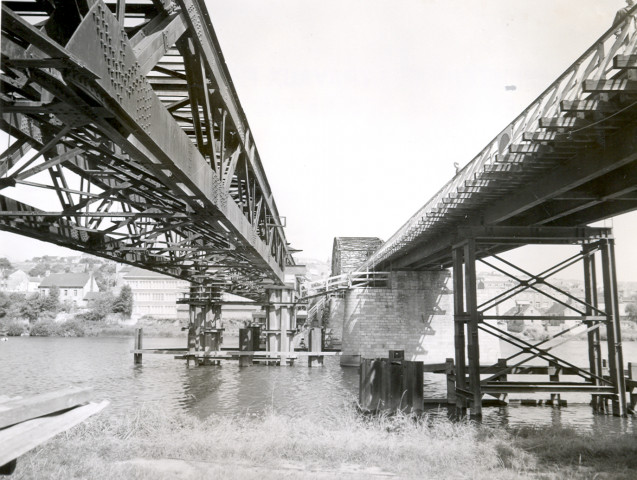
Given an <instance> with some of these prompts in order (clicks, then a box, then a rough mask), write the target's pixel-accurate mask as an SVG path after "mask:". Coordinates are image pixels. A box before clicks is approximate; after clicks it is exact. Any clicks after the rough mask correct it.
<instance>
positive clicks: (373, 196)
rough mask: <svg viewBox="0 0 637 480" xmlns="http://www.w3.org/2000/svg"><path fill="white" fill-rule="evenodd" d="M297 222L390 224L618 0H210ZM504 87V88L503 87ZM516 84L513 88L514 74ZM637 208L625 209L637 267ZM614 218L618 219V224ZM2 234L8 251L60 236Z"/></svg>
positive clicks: (623, 254) (624, 242) (622, 272)
mask: <svg viewBox="0 0 637 480" xmlns="http://www.w3.org/2000/svg"><path fill="white" fill-rule="evenodd" d="M206 3H207V5H208V9H209V12H210V16H211V19H212V22H213V25H214V27H215V30H216V33H217V36H218V38H219V42H220V44H221V47H222V51H223V53H224V56H225V59H226V63H227V64H228V67H229V70H230V73H231V75H232V78H233V81H234V83H235V87H236V90H237V92H238V94H239V99H240V101H241V104H242V106H243V109H244V111H245V113H246V115H247V118H248V121H249V123H250V126H251V130H252V132H253V136H254V138H255V141H256V144H257V148H258V150H259V153H260V156H261V159H262V162H263V165H264V168H265V171H266V173H267V175H268V180H269V182H270V185H271V187H272V190H273V192H274V197H275V200H276V203H277V206H278V209H279V212H280V214H281V215H283V216H286V217H287V229H286V235H287V237H288V240H289V241H290V242H291V243H292V246H293V247H294V248H299V249H303V250H304V251H303V253H302V254H301V256H303V257H313V258H318V259H327V257H328V256H329V255H330V253H331V248H332V241H333V238H334V237H335V236H377V237H380V238H382V239H383V240H385V239H387V238H389V236H391V234H393V233H394V232H395V231H396V230H397V229H398V228H399V227H400V226H401V225H402V224H403V223H404V222H405V221H406V220H407V219H408V218H409V217H410V216H411V215H412V214H413V213H415V212H416V210H418V208H419V207H421V206H422V205H423V204H424V203H425V202H426V201H427V200H428V199H429V198H430V197H431V196H433V195H434V194H435V193H436V191H437V190H438V189H439V188H440V187H441V186H442V185H443V184H444V183H445V182H446V181H447V180H449V178H451V176H452V175H453V173H454V167H453V163H454V162H458V163H460V164H461V165H464V164H466V163H467V162H469V161H470V160H471V159H472V158H473V157H474V156H475V155H476V154H477V153H478V152H479V151H480V150H481V149H482V148H483V147H484V146H486V144H487V143H488V142H489V141H491V140H492V139H493V138H494V137H495V136H496V135H497V134H498V133H499V132H500V131H501V130H502V129H503V128H504V127H505V126H506V125H507V124H508V123H509V122H510V121H511V120H513V119H514V118H515V116H517V114H519V113H520V112H521V111H522V110H523V109H524V108H525V107H526V106H527V105H528V104H530V103H531V102H532V101H533V100H534V99H535V98H536V97H537V96H538V95H539V94H540V93H541V92H542V91H543V90H544V89H546V88H547V87H548V86H549V85H550V84H551V83H552V82H553V80H554V79H555V78H556V77H557V76H558V75H560V74H561V73H562V72H563V71H564V70H566V69H567V68H568V67H569V66H570V65H571V64H572V63H573V62H574V61H575V60H576V59H577V57H579V55H581V54H582V53H583V52H584V51H585V50H586V49H587V48H588V47H589V46H590V45H591V44H592V43H593V42H594V41H595V40H596V39H597V38H598V37H599V36H601V34H603V33H604V32H605V31H606V30H607V29H608V28H609V27H610V24H611V22H612V20H613V17H614V15H615V12H616V10H617V9H618V8H620V7H622V6H624V2H623V1H620V0H515V1H511V0H480V1H475V0H471V1H470V0H462V1H456V2H453V1H449V0H321V1H318V0H312V1H309V0H207V1H206ZM507 87H508V88H507ZM513 87H515V88H513ZM636 220H637V215H635V214H630V215H625V216H623V217H618V218H616V219H615V220H614V222H613V223H614V226H615V229H616V236H617V244H618V251H617V254H618V273H619V277H620V279H623V280H631V279H635V280H637V277H635V276H633V275H632V272H633V271H634V270H635V269H637V254H635V253H634V252H632V251H631V250H632V248H630V247H631V246H632V244H633V243H634V240H633V239H634V237H635V233H637V232H636V230H637V229H635V228H634V225H635V223H637V221H636ZM609 224H610V223H609ZM37 244H39V245H40V246H38V247H35V246H34V247H32V246H31V245H36V242H35V241H33V244H32V243H31V241H25V240H24V239H22V238H20V237H16V236H12V235H10V234H6V233H0V255H9V256H10V257H14V258H28V257H31V256H33V255H39V254H41V252H49V251H50V250H53V247H50V246H48V245H45V244H40V243H39V242H37Z"/></svg>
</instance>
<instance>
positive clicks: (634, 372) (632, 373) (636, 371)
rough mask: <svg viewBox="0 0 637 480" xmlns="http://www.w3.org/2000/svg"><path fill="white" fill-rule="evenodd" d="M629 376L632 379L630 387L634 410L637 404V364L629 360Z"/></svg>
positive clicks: (631, 407) (631, 404)
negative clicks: (636, 390) (636, 383)
mask: <svg viewBox="0 0 637 480" xmlns="http://www.w3.org/2000/svg"><path fill="white" fill-rule="evenodd" d="M628 378H629V379H630V380H631V387H630V409H631V410H632V411H633V412H634V411H635V405H637V392H635V391H634V390H635V387H633V385H634V383H633V382H634V381H635V380H637V365H634V364H633V363H632V362H628Z"/></svg>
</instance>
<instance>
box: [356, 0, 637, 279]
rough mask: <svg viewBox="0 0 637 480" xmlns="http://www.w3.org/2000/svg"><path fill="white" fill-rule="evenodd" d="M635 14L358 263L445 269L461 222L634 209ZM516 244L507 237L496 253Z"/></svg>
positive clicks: (555, 221) (551, 218)
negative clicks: (376, 249)
mask: <svg viewBox="0 0 637 480" xmlns="http://www.w3.org/2000/svg"><path fill="white" fill-rule="evenodd" d="M636 13H637V7H636V8H633V9H632V10H631V15H629V16H628V17H627V19H626V20H625V21H624V22H622V23H619V24H617V25H615V26H614V27H613V28H611V29H610V30H608V31H607V32H606V33H605V34H604V35H603V36H602V37H601V38H600V39H599V40H598V41H597V42H596V43H595V44H594V45H592V46H591V47H590V48H589V49H588V50H587V51H586V52H585V53H584V54H583V55H582V56H581V57H580V58H579V59H577V61H576V62H575V63H574V64H573V65H572V66H571V67H570V68H569V69H567V70H566V71H565V72H564V73H563V74H562V75H561V76H560V77H559V78H558V79H557V80H556V81H555V82H554V83H553V84H552V85H551V86H550V87H549V88H548V89H547V90H546V91H544V92H543V93H542V94H541V95H540V96H539V97H538V98H537V99H536V100H535V101H534V102H533V103H532V104H531V105H530V106H529V107H528V108H526V109H525V110H524V111H523V112H522V113H521V114H520V115H519V116H518V117H517V118H516V119H514V120H513V121H512V122H511V123H510V124H509V125H508V126H507V127H506V128H505V129H504V130H502V132H500V133H499V134H498V135H497V136H496V138H494V139H493V140H492V141H491V142H490V143H489V144H488V145H487V146H486V147H485V148H484V149H483V150H482V151H481V152H480V153H479V154H478V155H477V156H476V157H475V158H474V159H473V160H471V161H470V162H469V163H468V164H467V165H466V166H465V167H464V168H463V169H462V170H461V171H460V172H458V173H457V174H456V176H454V178H452V179H451V180H450V181H449V182H448V183H447V184H446V185H445V186H444V187H443V188H442V189H441V190H440V191H439V192H437V193H436V194H435V195H434V196H433V197H432V198H431V200H429V202H427V203H426V204H425V205H424V206H423V207H422V208H421V209H420V210H419V211H418V212H417V213H416V214H415V215H414V216H412V217H411V218H410V219H409V220H408V221H407V222H406V223H405V224H404V225H403V226H402V227H401V228H400V229H399V230H398V231H397V232H396V233H395V234H394V235H393V236H392V237H391V238H390V239H389V240H388V241H387V242H385V244H384V245H383V246H382V247H381V248H380V249H379V250H378V251H377V252H376V253H375V254H374V255H373V256H372V257H371V258H370V259H369V261H368V262H367V263H366V264H365V265H364V266H363V267H362V268H361V269H365V268H370V269H371V268H375V269H389V268H390V267H391V268H409V269H430V268H439V267H440V266H441V265H442V266H445V267H448V266H450V264H451V246H452V245H454V244H455V243H457V242H459V241H462V240H463V239H464V238H466V233H467V231H466V230H465V231H464V232H463V231H462V230H461V229H462V227H475V226H486V227H491V226H507V227H515V226H525V227H527V226H537V227H549V226H561V227H564V226H568V227H572V226H581V225H586V224H588V223H591V222H594V221H597V220H601V219H604V218H608V217H612V216H615V215H618V214H621V213H625V212H628V211H631V210H635V209H636V208H637V194H636V193H635V190H637V181H636V180H637V31H636V29H635V21H634V15H635V14H636ZM511 231H512V232H513V230H511ZM514 236H515V235H512V236H510V237H509V239H508V241H511V239H512V238H513V237H514ZM513 243H515V242H513ZM520 243H523V242H520ZM513 246H514V245H510V244H506V243H505V242H504V238H503V244H502V245H501V246H500V247H498V248H496V249H495V250H494V251H503V250H507V249H510V248H513ZM481 254H482V255H485V254H488V252H482V253H481Z"/></svg>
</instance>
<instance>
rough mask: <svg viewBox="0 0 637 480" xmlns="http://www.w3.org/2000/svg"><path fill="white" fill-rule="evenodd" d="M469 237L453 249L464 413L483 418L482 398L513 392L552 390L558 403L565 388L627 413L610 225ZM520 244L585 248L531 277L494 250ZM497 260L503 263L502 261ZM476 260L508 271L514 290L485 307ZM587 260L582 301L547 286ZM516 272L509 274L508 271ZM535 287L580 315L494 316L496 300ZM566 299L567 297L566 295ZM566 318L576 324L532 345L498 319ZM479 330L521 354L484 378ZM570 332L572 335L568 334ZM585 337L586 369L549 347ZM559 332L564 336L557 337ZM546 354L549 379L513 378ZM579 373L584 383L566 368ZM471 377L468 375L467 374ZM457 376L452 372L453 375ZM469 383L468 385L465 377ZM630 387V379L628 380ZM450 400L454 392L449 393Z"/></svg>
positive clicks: (483, 231)
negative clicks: (600, 295) (598, 264)
mask: <svg viewBox="0 0 637 480" xmlns="http://www.w3.org/2000/svg"><path fill="white" fill-rule="evenodd" d="M462 235H463V236H464V238H465V240H464V241H463V242H461V243H459V244H457V245H454V246H453V251H452V258H453V277H454V326H455V355H456V358H455V378H454V379H455V392H454V395H453V397H454V400H455V405H456V410H457V413H458V414H459V415H466V412H467V410H466V409H467V407H469V408H470V410H471V416H472V417H475V418H480V417H481V415H482V405H483V403H484V401H483V400H482V396H483V395H485V394H488V395H492V396H494V397H496V398H498V399H499V400H503V399H504V398H506V396H507V395H508V394H509V393H525V392H526V393H539V392H546V393H549V394H550V395H551V400H550V403H551V404H552V405H561V404H562V403H561V398H560V393H567V392H569V393H570V392H586V393H590V394H591V395H592V400H591V405H592V407H593V409H594V411H596V412H604V411H606V401H607V400H610V401H611V402H612V414H613V415H615V416H626V414H627V412H628V409H627V402H626V379H625V377H624V361H623V355H622V344H621V324H620V319H619V302H618V293H617V278H616V271H615V254H614V239H613V237H612V231H611V229H609V228H589V227H586V228H563V227H476V228H471V229H465V231H463V232H462ZM508 244H519V245H530V244H559V245H564V244H571V245H573V244H575V245H581V251H580V252H579V253H578V254H576V255H573V256H571V257H570V258H567V259H566V260H564V261H562V262H559V263H558V264H556V265H554V266H552V267H551V268H549V269H547V270H545V271H544V272H542V273H540V274H537V275H535V274H531V273H529V272H527V271H525V270H524V269H523V268H521V267H519V266H516V265H515V264H513V263H512V262H510V261H508V260H505V259H504V258H500V257H498V256H497V255H495V254H492V253H491V252H493V251H494V250H495V251H499V250H501V249H502V246H503V245H508ZM596 257H601V265H602V272H601V273H602V275H601V280H602V285H601V287H602V291H603V307H601V306H600V303H599V301H598V297H597V296H598V288H597V287H598V285H597V277H596ZM491 259H495V260H497V261H498V262H499V263H500V264H504V265H505V267H506V269H505V267H500V266H498V264H497V262H494V261H492V260H491ZM476 261H480V262H482V263H484V264H485V265H487V266H488V267H490V268H492V269H493V270H496V271H499V272H500V273H502V274H504V275H506V276H508V277H509V278H511V279H512V280H514V281H515V282H516V283H517V284H516V285H515V286H513V287H512V288H510V289H509V290H507V291H505V292H503V293H500V294H499V295H497V296H496V297H493V298H490V299H488V300H486V301H484V302H483V303H481V304H478V301H477V293H478V292H477V280H476ZM580 261H581V262H582V263H583V267H584V268H583V270H584V299H583V300H582V299H580V298H577V297H575V296H573V295H571V294H570V293H568V292H566V291H564V290H562V289H560V288H559V287H557V286H555V285H553V284H551V283H549V281H548V279H549V277H551V276H553V275H555V274H556V273H558V272H560V271H562V270H564V269H565V268H567V267H570V266H572V265H574V264H576V263H578V262H580ZM511 269H512V270H513V271H514V272H515V273H511V272H510V270H511ZM527 290H533V291H535V292H538V293H540V294H542V295H544V296H546V297H548V298H550V299H552V300H553V301H555V302H557V303H561V304H562V305H564V306H565V307H567V309H570V310H571V311H572V312H573V313H576V314H577V315H564V316H561V317H549V316H527V317H524V316H506V315H491V314H490V313H489V312H490V311H491V310H492V309H495V307H496V306H497V305H500V304H502V302H504V301H506V300H508V299H511V298H513V297H514V296H515V295H517V294H519V293H521V292H524V291H527ZM564 298H566V299H567V300H564ZM560 319H561V320H564V321H568V322H570V323H571V324H573V326H570V327H569V328H567V329H566V330H562V331H560V332H559V333H557V334H556V335H554V336H552V337H550V338H548V339H546V340H543V341H541V342H539V343H536V344H533V343H531V342H529V341H527V340H525V339H523V338H518V337H517V336H515V335H513V334H512V333H510V332H508V331H507V329H502V328H499V327H498V326H497V323H496V322H501V321H504V322H509V321H515V320H517V321H519V320H539V321H548V320H560ZM603 326H605V327H606V338H607V352H608V361H607V364H608V368H607V369H605V368H603V366H604V364H605V363H606V362H605V361H604V359H602V348H601V347H602V342H601V340H600V338H601V334H600V328H602V327H603ZM479 330H482V331H483V332H485V333H488V334H491V335H495V336H496V337H497V338H499V339H500V340H503V341H505V342H508V343H509V344H511V345H513V346H515V347H517V348H518V349H519V352H517V353H515V354H513V355H511V356H509V357H508V358H505V359H500V360H499V362H498V363H497V364H495V365H494V366H493V367H489V368H487V370H488V371H489V373H491V374H490V375H488V376H486V378H484V377H483V376H482V375H481V373H482V374H484V372H485V369H484V368H482V370H481V367H480V350H479ZM569 333H570V334H571V336H570V337H569V336H567V334H569ZM584 333H586V334H587V337H588V357H589V361H588V368H581V367H579V366H576V365H573V364H572V363H570V362H568V361H566V360H564V359H562V358H560V357H559V356H558V355H556V354H554V353H552V352H551V350H552V349H553V348H555V347H557V346H559V345H561V344H563V343H565V342H567V341H569V340H570V339H572V338H575V337H577V336H579V335H581V334H584ZM558 337H559V338H558ZM536 358H537V359H541V360H544V361H546V362H547V363H548V366H547V367H546V372H547V373H548V375H549V382H513V381H508V380H507V375H508V374H511V373H513V372H519V371H520V370H524V369H525V368H527V369H528V368H535V366H533V365H530V364H528V363H527V362H529V361H531V360H534V359H536ZM566 371H567V372H569V375H575V376H578V377H580V379H581V380H583V381H579V382H573V381H566V380H565V379H564V377H563V376H560V374H562V375H563V372H566ZM467 376H468V379H467ZM449 378H453V377H449ZM467 380H468V382H467ZM631 385H632V384H631ZM448 397H449V398H452V395H448Z"/></svg>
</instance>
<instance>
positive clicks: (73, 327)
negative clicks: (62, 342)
mask: <svg viewBox="0 0 637 480" xmlns="http://www.w3.org/2000/svg"><path fill="white" fill-rule="evenodd" d="M55 334H56V335H58V336H60V337H83V336H84V335H86V330H85V329H84V324H83V323H82V322H81V321H79V320H67V321H66V322H62V323H59V324H57V328H56V331H55Z"/></svg>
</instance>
